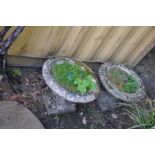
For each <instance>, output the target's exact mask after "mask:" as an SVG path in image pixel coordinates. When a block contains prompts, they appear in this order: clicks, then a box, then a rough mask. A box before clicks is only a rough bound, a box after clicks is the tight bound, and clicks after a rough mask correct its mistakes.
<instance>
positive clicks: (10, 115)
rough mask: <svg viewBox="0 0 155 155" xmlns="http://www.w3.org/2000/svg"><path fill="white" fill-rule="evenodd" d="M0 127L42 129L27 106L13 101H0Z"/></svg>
mask: <svg viewBox="0 0 155 155" xmlns="http://www.w3.org/2000/svg"><path fill="white" fill-rule="evenodd" d="M0 129H44V127H43V125H42V124H41V122H40V121H39V120H38V118H37V117H35V115H34V114H33V113H32V112H30V111H29V110H28V109H27V108H25V107H24V106H22V105H21V104H18V103H17V102H15V101H0Z"/></svg>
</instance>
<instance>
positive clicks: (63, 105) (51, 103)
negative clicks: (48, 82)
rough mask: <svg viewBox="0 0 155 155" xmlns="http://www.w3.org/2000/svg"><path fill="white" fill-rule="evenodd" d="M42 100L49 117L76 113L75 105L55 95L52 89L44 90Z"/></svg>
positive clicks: (46, 88)
mask: <svg viewBox="0 0 155 155" xmlns="http://www.w3.org/2000/svg"><path fill="white" fill-rule="evenodd" d="M42 100H43V103H44V105H45V108H46V110H47V113H48V115H52V114H63V113H69V112H75V110H76V105H75V103H72V102H69V101H67V100H66V99H64V98H63V97H60V96H59V95H57V94H55V93H54V92H53V91H52V90H51V89H50V88H48V87H45V88H43V89H42Z"/></svg>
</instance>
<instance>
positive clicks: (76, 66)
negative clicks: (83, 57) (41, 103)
mask: <svg viewBox="0 0 155 155" xmlns="http://www.w3.org/2000/svg"><path fill="white" fill-rule="evenodd" d="M65 66H66V67H68V68H67V70H65ZM74 70H75V71H74ZM63 72H65V73H63ZM66 72H67V73H66ZM42 74H43V78H44V81H45V83H46V84H47V86H48V88H50V90H51V92H52V94H53V95H54V94H55V95H56V96H57V98H59V103H58V102H57V103H55V107H57V105H58V104H60V100H61V101H62V100H63V99H64V100H65V101H67V102H62V103H61V105H62V106H63V105H65V104H66V103H67V104H68V103H70V105H71V106H75V103H88V102H91V101H93V100H95V99H96V98H97V96H98V94H99V91H100V87H99V83H98V79H97V78H96V76H95V74H94V73H93V71H92V70H91V69H90V68H89V67H88V66H87V65H85V64H84V63H82V62H79V61H75V60H73V59H71V58H67V57H54V58H50V59H48V60H47V61H46V62H45V63H44V64H43V69H42ZM83 75H84V76H85V75H86V79H79V78H78V76H79V77H80V76H81V77H82V76H83ZM74 76H77V78H76V77H74ZM65 80H67V81H65ZM89 85H90V88H89ZM87 86H88V87H87ZM91 86H92V88H93V89H91ZM80 91H81V92H80ZM54 102H56V101H54ZM50 104H53V103H52V102H50ZM56 104H57V105H56ZM59 107H61V106H59ZM57 108H58V107H57ZM74 109H75V108H74ZM62 111H63V110H62ZM60 113H61V112H60Z"/></svg>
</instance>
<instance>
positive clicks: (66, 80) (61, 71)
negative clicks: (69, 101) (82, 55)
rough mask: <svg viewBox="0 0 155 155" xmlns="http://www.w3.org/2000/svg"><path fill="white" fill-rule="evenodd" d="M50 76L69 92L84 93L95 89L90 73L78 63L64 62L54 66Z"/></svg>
mask: <svg viewBox="0 0 155 155" xmlns="http://www.w3.org/2000/svg"><path fill="white" fill-rule="evenodd" d="M52 74H53V76H54V78H55V79H56V80H57V82H58V83H59V84H60V85H62V86H63V87H64V88H66V89H67V90H69V91H73V92H76V93H86V92H88V91H90V90H93V89H96V87H97V85H96V82H95V81H94V79H93V75H92V73H91V72H90V71H89V70H86V69H84V68H83V67H82V66H81V65H80V64H78V63H74V64H71V63H69V62H68V61H64V62H63V63H62V64H55V65H54V67H53V68H52Z"/></svg>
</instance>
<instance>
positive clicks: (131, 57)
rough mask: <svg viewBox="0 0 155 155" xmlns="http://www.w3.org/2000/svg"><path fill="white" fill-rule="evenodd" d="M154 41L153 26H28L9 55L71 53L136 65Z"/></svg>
mask: <svg viewBox="0 0 155 155" xmlns="http://www.w3.org/2000/svg"><path fill="white" fill-rule="evenodd" d="M1 28H2V27H0V29H1ZM13 29H14V27H13V28H12V30H13ZM10 32H11V30H10ZM10 32H8V34H9V33H10ZM154 43H155V27H153V26H152V27H151V26H150V27H111V26H110V27H106V26H105V27H104V26H103V27H84V26H75V27H72V26H71V27H69V26H67V27H65V26H51V27H50V26H49V27H39V26H38V27H31V26H30V27H26V28H25V30H24V31H23V32H22V34H21V35H20V36H19V38H17V40H16V41H15V42H14V43H13V45H12V46H11V48H10V49H9V54H10V55H16V56H27V57H38V58H43V57H47V56H51V55H58V56H69V57H73V58H77V59H81V60H93V61H103V62H105V61H108V60H110V61H113V62H115V63H127V64H129V65H131V66H135V65H136V64H137V63H138V62H139V61H140V60H141V59H142V58H143V57H144V56H145V55H146V54H147V53H148V52H149V51H150V49H151V48H152V47H153V46H154Z"/></svg>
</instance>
